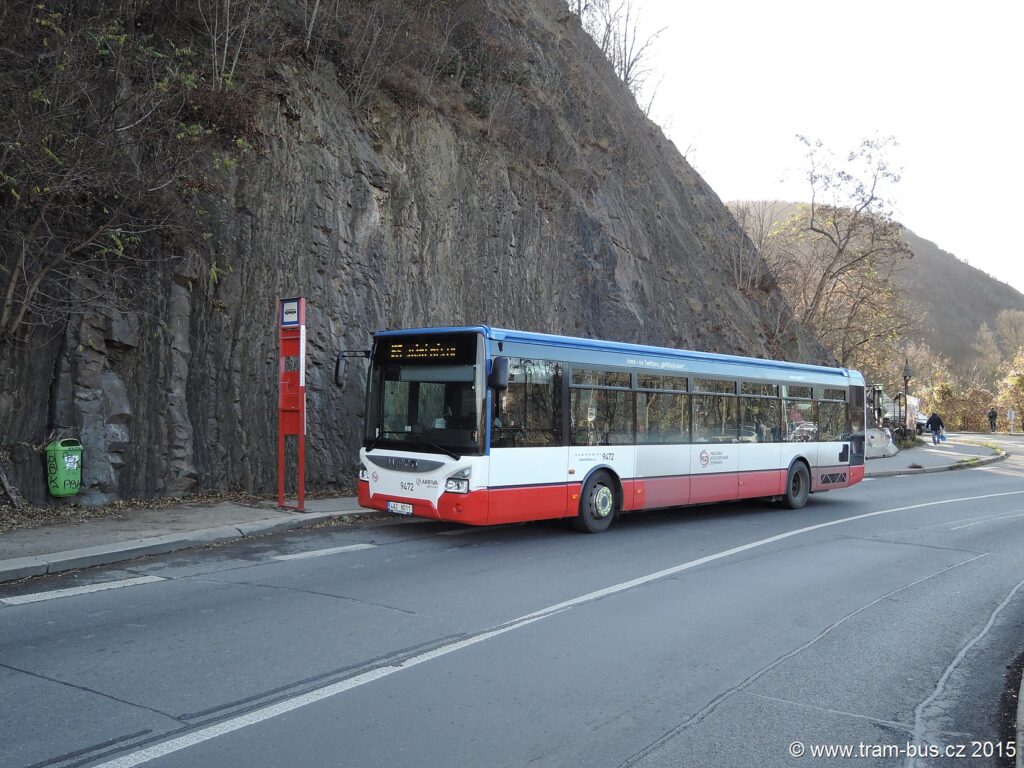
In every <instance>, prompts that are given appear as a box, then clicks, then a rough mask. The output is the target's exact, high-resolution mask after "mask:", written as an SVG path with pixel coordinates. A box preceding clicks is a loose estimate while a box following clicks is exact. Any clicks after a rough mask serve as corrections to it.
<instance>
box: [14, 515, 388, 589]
mask: <svg viewBox="0 0 1024 768" xmlns="http://www.w3.org/2000/svg"><path fill="white" fill-rule="evenodd" d="M370 511H371V510H366V509H355V510H338V511H336V512H311V513H302V514H300V515H287V516H284V515H283V516H280V517H271V518H268V519H266V520H259V521H257V522H252V523H239V524H238V525H224V526H221V527H219V528H202V529H200V530H197V531H188V532H185V533H171V534H165V535H163V536H147V537H146V538H142V539H132V540H129V541H122V542H118V543H117V544H102V545H100V546H97V547H86V548H83V549H68V550H65V551H63V552H53V553H51V554H46V555H34V556H31V557H17V558H13V559H11V560H0V583H3V582H5V581H17V580H18V579H26V578H29V577H30V576H43V575H45V574H49V573H62V572H64V571H73V570H77V569H79V568H88V567H90V566H94V565H110V564H111V563H120V562H124V561H125V560H134V559H135V558H137V557H144V556H146V555H163V554H167V553H168V552H177V551H178V550H180V549H192V548H194V547H203V546H206V545H208V544H218V543H221V542H225V541H235V540H237V539H247V538H251V537H253V536H260V535H263V534H266V533H277V532H278V531H290V530H295V529H297V528H309V527H310V526H313V525H316V524H318V523H322V522H324V521H325V520H333V519H335V518H338V517H343V516H345V515H362V514H366V513H368V512H370Z"/></svg>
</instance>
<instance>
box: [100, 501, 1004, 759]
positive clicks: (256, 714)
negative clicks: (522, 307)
mask: <svg viewBox="0 0 1024 768" xmlns="http://www.w3.org/2000/svg"><path fill="white" fill-rule="evenodd" d="M1022 494H1024V491H1007V492H1005V493H990V494H986V495H984V496H967V497H963V498H959V499H944V500H942V501H928V502H924V503H921V504H911V505H909V506H905V507H893V508H892V509H882V510H878V511H876V512H865V513H864V514H862V515H853V516H852V517H844V518H840V519H838V520H832V521H829V522H825V523H817V524H816V525H808V526H805V527H804V528H796V529H794V530H792V531H786V532H785V533H780V534H777V535H775V536H769V537H768V538H765V539H759V540H757V541H752V542H750V543H749V544H743V545H741V546H738V547H733V548H732V549H726V550H723V551H722V552H718V553H716V554H713V555H707V556H706V557H701V558H698V559H696V560H690V561H689V562H686V563H681V564H680V565H676V566H673V567H672V568H665V569H664V570H661V571H657V572H655V573H651V574H648V575H647V576H641V577H639V578H636V579H630V580H629V581H623V582H621V583H619V584H615V585H612V586H610V587H605V588H604V589H599V590H595V591H594V592H588V593H587V594H585V595H580V596H579V597H575V598H573V599H571V600H566V601H564V602H561V603H556V604H554V605H550V606H548V607H547V608H542V609H540V610H539V611H534V612H533V613H528V614H526V615H524V616H520V617H519V618H517V619H512V620H511V621H509V622H507V623H505V624H501V625H499V626H497V627H494V628H492V629H489V630H485V631H484V632H481V633H480V634H477V635H473V636H471V637H468V638H465V639H463V640H459V641H457V642H454V643H449V644H447V645H442V646H440V647H439V648H435V649H434V650H432V651H427V652H425V653H421V654H418V655H416V656H412V657H410V658H408V659H406V660H405V661H402V662H400V663H395V664H385V665H384V666H381V667H377V668H376V669H370V670H368V671H366V672H363V673H361V674H358V675H356V676H355V677H351V678H348V679H347V680H340V681H338V682H335V683H331V684H329V685H326V686H324V687H323V688H318V689H315V690H312V691H309V692H307V693H304V694H301V695H299V696H295V697H292V698H290V699H285V700H283V701H280V702H277V703H276V704H270V705H268V706H266V707H262V708H260V709H256V710H253V711H252V712H247V713H246V714H244V715H239V716H237V717H232V718H229V719H227V720H224V721H222V722H220V723H217V724H215V725H210V726H206V727H204V728H199V729H198V730H196V731H193V732H191V733H187V734H185V735H183V736H178V737H176V738H173V739H170V740H168V741H165V742H162V743H158V744H154V745H153V746H151V747H146V748H144V749H140V750H137V751H135V752H130V753H128V754H127V755H123V756H122V757H119V758H116V759H114V760H110V761H108V762H106V763H101V764H99V765H98V766H96V768H135V766H137V765H142V764H143V763H147V762H149V761H150V760H155V759H156V758H158V757H164V756H166V755H169V754H171V753H173V752H178V751H180V750H182V749H187V748H188V747H192V746H195V745H196V744H201V743H202V742H204V741H209V740H210V739H214V738H217V737H218V736H223V735H225V734H228V733H232V732H234V731H237V730H239V729H241V728H246V727H248V726H250V725H256V724H257V723H262V722H264V721H266V720H270V719H272V718H275V717H278V716H280V715H283V714H285V713H287V712H291V711H293V710H296V709H298V708H300V707H304V706H306V705H308V704H315V703H317V702H320V701H323V700H325V699H329V698H331V697H333V696H337V695H338V694H341V693H344V692H346V691H350V690H353V689H354V688H359V687H361V686H363V685H367V684H368V683H372V682H375V681H377V680H381V679H383V678H385V677H390V676H391V675H393V674H395V673H396V672H402V671H403V670H406V669H411V668H412V667H415V666H418V665H419V664H422V663H424V662H426V661H431V660H433V659H437V658H440V657H442V656H447V655H448V654H450V653H454V652H455V651H460V650H462V649H463V648H468V647H469V646H471V645H476V644H477V643H482V642H484V641H485V640H490V639H491V638H493V637H497V636H499V635H503V634H505V633H507V632H511V631H513V630H516V629H520V628H521V627H525V626H527V625H529V624H533V623H534V622H537V621H541V620H542V619H547V618H550V617H552V616H555V615H556V614H559V613H561V612H562V611H565V610H568V609H569V608H573V607H575V606H578V605H582V604H584V603H590V602H593V601H595V600H600V599H601V598H604V597H608V596H609V595H615V594H618V593H620V592H624V591H626V590H628V589H633V588H635V587H638V586H641V585H644V584H648V583H650V582H652V581H658V580H661V579H664V578H667V577H668V576H673V575H675V574H677V573H682V572H683V571H687V570H690V569H692V568H697V567H699V566H701V565H705V564H707V563H711V562H714V561H716V560H721V559H723V558H727V557H731V556H732V555H735V554H739V553H740V552H746V551H748V550H751V549H755V548H757V547H763V546H765V545H767V544H773V543H775V542H777V541H782V540H784V539H789V538H792V537H793V536H799V535H801V534H804V533H810V532H811V531H818V530H822V529H825V528H830V527H832V526H835V525H842V524H844V523H851V522H855V521H857V520H866V519H868V518H871V517H878V516H879V515H887V514H891V513H893V512H906V511H908V510H912V509H921V508H923V507H934V506H940V505H943V504H956V503H959V502H965V501H979V500H981V499H994V498H999V497H1002V496H1020V495H1022ZM979 557H981V555H979ZM972 559H977V558H972ZM967 562H969V561H967ZM880 599H881V598H880Z"/></svg>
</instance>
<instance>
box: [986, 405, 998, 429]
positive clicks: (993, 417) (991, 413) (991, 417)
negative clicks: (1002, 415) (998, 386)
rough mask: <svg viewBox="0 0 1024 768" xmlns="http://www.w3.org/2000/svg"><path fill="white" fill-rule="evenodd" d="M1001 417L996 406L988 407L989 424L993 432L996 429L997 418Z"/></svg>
mask: <svg viewBox="0 0 1024 768" xmlns="http://www.w3.org/2000/svg"><path fill="white" fill-rule="evenodd" d="M998 418H999V414H998V413H996V409H995V408H989V409H988V426H989V429H991V430H992V431H993V432H995V431H996V419H998Z"/></svg>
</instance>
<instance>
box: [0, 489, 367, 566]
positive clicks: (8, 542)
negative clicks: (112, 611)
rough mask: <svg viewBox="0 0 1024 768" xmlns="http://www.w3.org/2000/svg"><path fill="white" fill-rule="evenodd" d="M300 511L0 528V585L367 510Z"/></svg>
mask: <svg viewBox="0 0 1024 768" xmlns="http://www.w3.org/2000/svg"><path fill="white" fill-rule="evenodd" d="M306 509H307V510H308V511H306V512H294V511H290V510H281V509H278V508H277V506H276V505H275V504H274V503H273V502H265V504H261V505H259V506H245V505H241V504H230V503H221V504H182V505H181V506H179V507H160V508H157V509H140V510H135V511H132V512H127V513H125V514H124V515H123V516H121V517H112V518H107V519H99V520H86V521H83V522H80V523H66V524H57V525H43V526H40V527H38V528H22V529H18V530H14V531H9V532H7V533H0V582H5V581H13V580H15V579H23V578H26V577H28V576H41V575H42V574H44V573H59V572H61V571H70V570H74V569H76V568H87V567H89V566H93V565H107V564H110V563H117V562H122V561H124V560H131V559H132V558H135V557H142V556H144V555H160V554H164V553H166V552H174V551H176V550H179V549H188V548H189V547H201V546H204V545H206V544H214V543H216V542H220V541H231V540H233V539H240V538H245V537H248V536H259V535H261V534H264V533H273V532H275V531H287V530H291V529H294V528H308V527H310V526H313V525H317V524H319V523H323V522H324V521H326V520H332V519H334V518H338V517H341V516H343V515H351V514H363V513H366V512H367V511H368V510H365V509H362V508H361V507H360V506H359V503H358V502H357V501H356V499H355V497H354V496H341V497H336V498H332V499H316V500H307V502H306Z"/></svg>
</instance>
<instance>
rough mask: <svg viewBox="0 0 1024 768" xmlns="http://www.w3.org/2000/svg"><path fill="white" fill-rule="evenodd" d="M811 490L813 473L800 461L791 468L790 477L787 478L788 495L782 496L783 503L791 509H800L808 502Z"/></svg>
mask: <svg viewBox="0 0 1024 768" xmlns="http://www.w3.org/2000/svg"><path fill="white" fill-rule="evenodd" d="M810 492H811V473H810V472H809V471H808V470H807V465H806V464H804V463H803V462H802V461H798V462H796V463H795V464H793V466H792V467H790V468H789V477H787V478H786V495H785V496H783V497H782V503H783V504H784V505H785V506H787V507H789V508H790V509H800V508H801V507H802V506H803V505H804V504H806V503H807V496H808V494H809V493H810Z"/></svg>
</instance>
